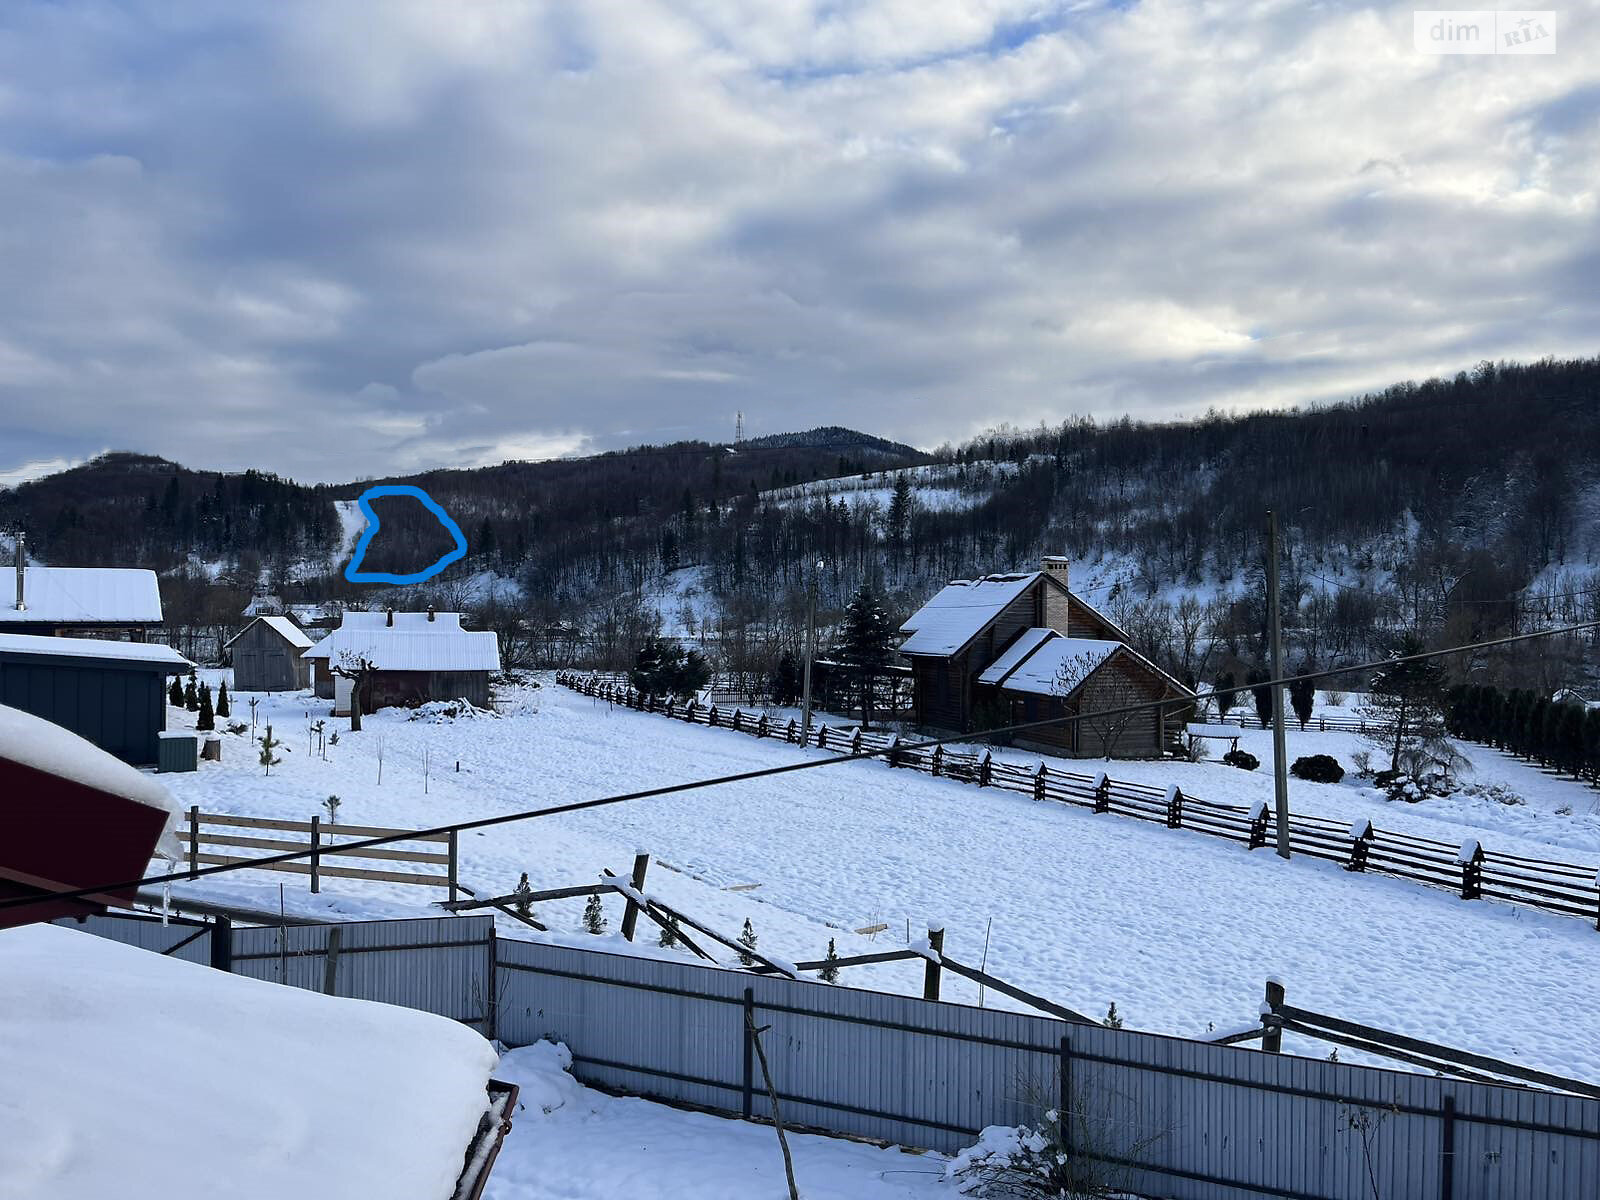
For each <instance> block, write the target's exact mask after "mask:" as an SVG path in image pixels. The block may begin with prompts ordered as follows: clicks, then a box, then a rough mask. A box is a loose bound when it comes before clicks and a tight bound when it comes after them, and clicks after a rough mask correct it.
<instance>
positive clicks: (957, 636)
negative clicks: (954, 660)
mask: <svg viewBox="0 0 1600 1200" xmlns="http://www.w3.org/2000/svg"><path fill="white" fill-rule="evenodd" d="M1039 574H1040V573H1039V572H1038V571H1029V572H1026V573H1019V574H1014V575H985V576H984V577H983V578H982V579H958V580H956V581H955V582H954V583H950V584H946V585H945V586H944V587H943V588H941V589H940V590H939V592H938V593H937V594H936V595H935V596H934V597H933V599H931V600H929V601H928V602H927V603H926V604H924V605H923V606H922V607H921V608H919V609H917V611H916V612H914V613H912V614H911V616H910V617H909V618H908V619H907V620H906V623H905V624H904V625H902V626H900V632H901V633H909V634H911V636H910V637H909V638H907V639H906V640H905V642H904V643H902V644H901V646H900V653H902V654H929V655H937V656H949V655H951V654H955V653H956V652H957V651H958V650H960V649H961V647H963V646H965V645H966V644H967V643H968V642H970V641H971V640H972V639H973V638H975V637H977V636H978V634H979V633H981V632H982V631H983V627H984V626H985V625H987V624H988V623H989V622H990V621H992V620H994V618H995V617H997V616H999V615H1000V612H1001V610H1003V609H1004V608H1005V607H1006V605H1008V604H1010V603H1011V602H1012V601H1013V600H1015V599H1016V598H1017V597H1018V596H1020V595H1022V594H1023V593H1024V592H1025V591H1027V590H1028V588H1029V587H1030V586H1032V584H1033V583H1034V581H1035V580H1037V579H1038V578H1039Z"/></svg>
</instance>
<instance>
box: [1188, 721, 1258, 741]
mask: <svg viewBox="0 0 1600 1200" xmlns="http://www.w3.org/2000/svg"><path fill="white" fill-rule="evenodd" d="M1183 731H1184V732H1185V733H1186V734H1188V735H1189V736H1190V737H1212V738H1236V737H1238V736H1239V735H1240V734H1242V733H1243V732H1244V730H1243V729H1241V728H1239V726H1237V725H1207V724H1205V723H1204V722H1201V721H1191V722H1189V724H1187V725H1185V726H1184V727H1183Z"/></svg>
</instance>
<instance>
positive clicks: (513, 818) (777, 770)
mask: <svg viewBox="0 0 1600 1200" xmlns="http://www.w3.org/2000/svg"><path fill="white" fill-rule="evenodd" d="M1589 629H1600V621H1588V622H1585V623H1583V624H1580V625H1565V626H1562V627H1560V628H1557V629H1541V630H1538V631H1536V632H1533V633H1518V634H1512V635H1510V636H1508V637H1501V638H1492V639H1490V640H1488V641H1484V642H1472V643H1469V644H1466V645H1461V646H1448V647H1445V648H1444V649H1441V650H1425V651H1423V652H1422V653H1420V654H1404V655H1391V656H1390V657H1388V658H1382V659H1377V660H1375V661H1373V662H1366V663H1359V664H1357V665H1355V666H1348V667H1330V668H1328V669H1327V670H1322V671H1307V672H1303V673H1301V674H1298V675H1285V676H1282V677H1280V678H1277V679H1267V680H1263V681H1261V682H1259V683H1255V684H1251V685H1249V686H1248V687H1241V688H1231V689H1223V690H1222V691H1220V692H1219V691H1218V690H1216V689H1212V690H1211V691H1209V692H1205V693H1196V694H1195V695H1194V697H1193V699H1189V698H1184V697H1177V698H1173V699H1164V700H1148V701H1144V702H1142V703H1139V704H1124V705H1120V706H1118V707H1116V708H1104V709H1100V710H1098V711H1096V712H1090V713H1076V714H1067V715H1065V716H1061V717H1051V718H1048V719H1046V720H1042V721H1025V722H1023V723H1022V724H1019V725H1005V726H1001V727H998V728H995V729H983V730H977V731H975V732H972V733H959V734H951V735H950V736H949V737H942V738H930V739H927V740H925V741H921V742H911V743H909V744H897V745H895V746H892V747H888V746H886V747H884V748H883V749H881V750H863V751H862V752H861V753H859V754H851V755H848V756H846V757H841V758H824V759H814V760H808V761H805V762H798V763H786V764H784V765H783V766H778V767H762V768H761V769H759V770H755V771H741V772H739V773H737V774H734V775H719V776H716V777H713V778H711V779H696V780H691V781H689V782H686V783H672V784H664V785H662V786H661V787H654V788H644V789H642V790H640V791H635V792H623V793H620V794H618V795H614V796H600V797H596V798H595V799H591V800H575V801H572V802H571V803H569V804H555V805H551V806H549V807H547V808H535V809H528V810H525V811H523V812H515V813H502V814H501V815H499V816H494V817H480V818H479V819H477V820H475V821H460V822H457V823H455V824H452V825H439V826H436V827H434V828H432V829H413V830H407V831H405V832H403V833H399V834H387V835H384V836H382V837H370V838H363V839H361V840H359V841H354V842H341V843H339V853H341V854H349V853H352V852H353V851H357V850H366V849H370V848H371V847H374V846H387V845H390V844H391V843H393V842H405V841H411V840H414V839H417V838H433V837H439V836H442V835H444V834H449V833H458V834H459V833H466V832H469V831H471V830H475V829H488V828H491V827H493V826H496V825H509V824H512V823H514V822H517V821H529V820H533V819H534V818H536V817H552V816H558V815H560V814H562V813H569V812H582V811H584V810H586V809H591V808H601V807H604V806H607V805H611V804H622V803H625V802H627V801H630V800H649V799H654V798H656V797H660V796H672V795H677V794H679V793H682V792H692V791H697V790H699V789H700V788H708V787H717V786H720V785H722V784H729V783H748V782H749V781H751V780H754V779H769V778H772V777H774V776H778V775H790V774H793V773H795V772H797V771H817V770H821V769H823V768H825V767H833V766H838V765H840V764H842V763H848V762H855V761H857V760H860V759H863V758H880V757H885V756H887V755H889V754H892V753H904V752H906V751H914V750H927V749H931V748H933V747H937V746H947V745H951V744H959V743H963V742H975V741H976V742H983V741H988V740H989V739H991V738H995V737H999V736H1001V735H1005V734H1015V733H1025V732H1027V731H1029V730H1035V729H1045V728H1054V727H1059V726H1062V725H1075V724H1077V723H1078V722H1080V721H1095V720H1100V719H1102V718H1105V717H1117V716H1123V715H1125V714H1126V715H1131V714H1133V713H1139V712H1146V711H1149V710H1152V709H1154V710H1157V711H1160V710H1165V709H1175V708H1186V707H1189V706H1190V705H1197V704H1200V703H1203V702H1204V701H1206V700H1209V699H1211V698H1212V697H1214V696H1218V695H1225V696H1235V695H1238V694H1239V693H1240V692H1245V691H1249V690H1251V689H1252V688H1256V687H1280V686H1287V685H1288V684H1290V683H1294V682H1296V681H1300V680H1317V679H1330V678H1333V677H1335V676H1341V675H1348V674H1350V673H1352V672H1356V671H1376V670H1380V669H1382V668H1385V667H1395V666H1398V665H1400V664H1401V663H1407V662H1422V661H1425V660H1429V659H1434V658H1442V657H1444V656H1446V655H1451V654H1467V653H1470V652H1472V651H1474V650H1488V649H1491V648H1493V647H1496V646H1506V645H1511V644H1513V643H1517V642H1527V641H1532V640H1534V639H1536V638H1545V637H1554V636H1556V635H1557V634H1562V633H1581V632H1583V631H1584V630H1589ZM325 853H327V850H326V848H317V849H309V848H308V849H306V850H295V851H289V852H286V853H283V854H272V855H268V856H267V857H265V858H253V859H251V860H249V861H248V862H244V863H222V864H218V865H216V866H210V867H196V868H194V869H193V870H182V871H173V872H170V873H168V874H166V875H152V876H147V877H145V878H141V879H128V880H123V881H121V882H119V883H102V884H95V885H93V886H92V887H83V888H74V889H71V890H69V891H50V892H44V893H42V894H40V895H37V896H18V897H12V898H11V899H7V900H0V911H5V910H8V909H13V908H25V907H27V906H29V905H33V904H48V903H56V902H60V901H63V900H81V899H84V898H85V897H90V896H100V895H106V894H108V893H116V892H126V891H132V890H135V889H137V888H141V887H151V886H154V885H156V884H165V883H183V882H187V881H190V880H195V879H201V878H204V877H206V876H210V875H225V874H228V873H230V872H233V871H245V870H252V869H259V868H261V867H264V866H271V865H274V864H276V863H288V862H298V861H300V860H302V859H307V858H311V857H312V856H313V855H316V854H325Z"/></svg>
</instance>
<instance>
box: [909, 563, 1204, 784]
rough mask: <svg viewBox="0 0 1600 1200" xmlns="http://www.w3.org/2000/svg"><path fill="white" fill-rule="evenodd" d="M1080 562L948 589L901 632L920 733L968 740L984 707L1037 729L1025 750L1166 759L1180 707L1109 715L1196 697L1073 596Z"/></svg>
mask: <svg viewBox="0 0 1600 1200" xmlns="http://www.w3.org/2000/svg"><path fill="white" fill-rule="evenodd" d="M1069 567H1070V562H1069V560H1068V559H1066V558H1062V557H1057V556H1051V557H1047V558H1045V559H1044V561H1043V563H1042V564H1041V569H1040V570H1038V571H1031V572H1019V573H1015V574H1007V575H988V576H985V577H984V578H982V579H971V580H968V579H962V580H957V581H955V582H954V583H951V584H949V585H948V586H947V587H945V588H944V589H942V590H941V591H940V592H939V593H938V594H937V595H935V596H934V597H933V599H931V600H929V601H928V603H926V604H924V605H923V606H922V607H921V608H920V609H918V610H917V611H916V612H915V613H914V614H912V616H911V617H910V619H908V620H907V621H906V622H905V624H904V625H902V626H901V630H900V631H901V632H902V633H906V634H909V635H910V636H909V637H908V638H907V639H906V640H905V642H904V643H902V644H901V646H900V653H901V654H902V655H904V656H905V657H906V658H907V659H909V660H910V662H911V667H912V675H913V694H914V697H915V711H916V713H917V720H918V722H919V723H920V724H922V725H924V726H928V727H932V728H935V729H947V730H952V731H955V732H969V731H971V730H972V729H974V728H976V724H975V721H974V717H975V714H976V713H977V711H978V710H979V709H980V708H981V709H982V710H983V711H984V712H985V714H986V715H987V716H988V717H989V719H990V720H993V721H998V722H1000V723H1002V724H1005V725H1019V724H1024V723H1027V722H1033V721H1050V720H1054V719H1057V718H1064V717H1067V716H1072V715H1080V714H1082V715H1085V719H1083V720H1080V721H1075V722H1071V723H1063V724H1060V725H1052V726H1047V727H1043V728H1040V729H1036V730H1029V731H1027V732H1026V733H1024V734H1022V735H1020V736H1019V737H1017V739H1016V744H1018V745H1020V746H1026V747H1029V748H1033V749H1038V750H1043V751H1045V752H1048V753H1053V754H1062V755H1069V756H1072V757H1077V758H1106V757H1109V758H1159V757H1160V756H1161V755H1162V754H1163V753H1164V752H1165V749H1166V747H1167V745H1168V744H1169V742H1170V741H1171V740H1172V739H1173V738H1174V737H1175V735H1176V733H1177V732H1178V731H1179V730H1181V729H1182V727H1183V719H1184V718H1183V713H1182V711H1181V706H1180V705H1174V706H1173V707H1171V708H1169V709H1161V710H1158V709H1154V708H1152V709H1149V710H1145V711H1142V712H1137V713H1123V714H1118V715H1116V716H1114V717H1111V716H1108V717H1092V716H1089V714H1094V713H1103V712H1106V711H1107V710H1109V709H1118V708H1126V707H1129V706H1133V705H1138V704H1144V703H1149V702H1152V701H1157V700H1192V699H1193V698H1194V693H1193V692H1192V691H1190V690H1189V689H1188V688H1186V687H1185V686H1184V685H1183V684H1181V683H1179V682H1178V681H1177V680H1176V679H1174V678H1173V677H1172V676H1171V675H1169V674H1167V673H1166V672H1165V671H1163V670H1161V669H1160V668H1159V667H1157V666H1156V665H1155V664H1154V663H1152V662H1151V661H1150V660H1149V659H1147V658H1145V657H1144V656H1143V655H1142V654H1139V653H1138V652H1137V651H1136V650H1134V649H1133V648H1132V647H1130V646H1129V645H1128V639H1127V635H1126V634H1124V633H1123V632H1122V631H1121V630H1120V629H1118V628H1117V627H1116V625H1114V624H1113V623H1112V622H1111V621H1110V620H1109V619H1108V618H1107V617H1105V616H1104V615H1102V614H1101V613H1099V612H1097V611H1096V610H1095V609H1094V608H1093V607H1092V606H1091V605H1089V604H1088V603H1087V602H1086V601H1085V600H1084V599H1083V598H1082V597H1081V596H1078V595H1076V594H1074V593H1073V592H1072V591H1071V590H1070V589H1069V588H1068V586H1067V584H1068V575H1069Z"/></svg>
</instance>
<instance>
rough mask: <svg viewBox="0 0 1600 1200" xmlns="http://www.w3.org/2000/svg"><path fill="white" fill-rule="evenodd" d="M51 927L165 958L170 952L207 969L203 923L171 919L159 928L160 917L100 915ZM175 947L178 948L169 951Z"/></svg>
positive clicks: (207, 944)
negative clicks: (120, 944) (151, 952)
mask: <svg viewBox="0 0 1600 1200" xmlns="http://www.w3.org/2000/svg"><path fill="white" fill-rule="evenodd" d="M53 923H54V924H56V925H60V926H61V927H62V928H63V929H77V930H81V931H82V932H84V933H92V934H94V935H95V936H96V937H103V938H107V939H109V940H110V941H113V942H121V943H122V944H123V945H126V946H137V947H138V948H139V949H141V950H153V951H155V952H156V953H157V954H166V953H167V952H168V951H169V950H170V951H171V954H170V955H169V957H171V958H181V959H183V961H185V962H192V963H200V964H201V965H202V966H210V965H211V929H210V927H209V926H207V925H206V923H205V922H204V921H191V920H188V919H186V918H183V917H171V918H169V919H168V921H167V923H166V924H165V925H163V924H162V923H161V918H160V917H145V916H132V915H127V914H120V913H119V914H111V913H103V914H96V915H94V916H87V917H84V918H83V920H82V921H80V920H78V919H77V918H76V917H62V918H61V919H60V920H58V921H55V922H53ZM175 946H176V947H178V948H177V949H173V947H175Z"/></svg>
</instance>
